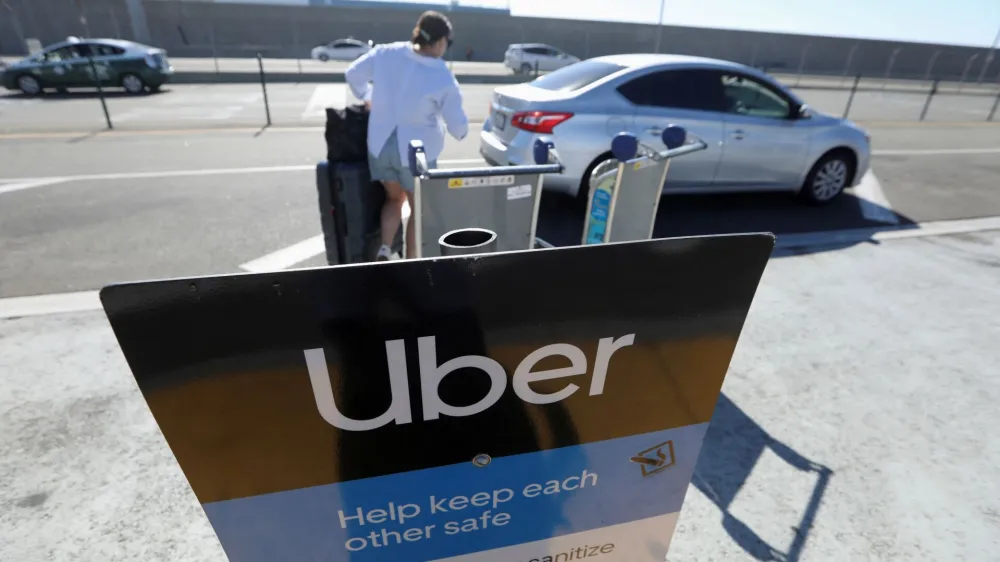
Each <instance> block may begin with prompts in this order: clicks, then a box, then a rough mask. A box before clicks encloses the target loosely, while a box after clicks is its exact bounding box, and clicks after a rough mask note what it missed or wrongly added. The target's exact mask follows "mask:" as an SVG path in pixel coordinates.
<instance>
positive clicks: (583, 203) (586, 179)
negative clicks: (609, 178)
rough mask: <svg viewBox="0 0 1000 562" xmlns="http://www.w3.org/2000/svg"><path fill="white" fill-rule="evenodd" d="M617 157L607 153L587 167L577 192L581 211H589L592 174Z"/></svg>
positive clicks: (577, 201)
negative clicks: (588, 200) (588, 201)
mask: <svg viewBox="0 0 1000 562" xmlns="http://www.w3.org/2000/svg"><path fill="white" fill-rule="evenodd" d="M614 159H615V157H614V156H613V155H612V154H611V153H610V152H605V153H604V154H602V155H600V156H598V157H597V158H595V159H594V161H593V162H591V163H590V166H587V169H586V171H584V172H583V177H582V178H580V187H579V189H577V191H576V201H575V203H576V205H577V206H579V207H580V208H581V209H583V210H586V209H587V199H588V198H589V197H590V174H591V173H593V172H594V170H595V169H597V167H598V166H600V165H601V164H603V163H605V162H607V161H608V160H614Z"/></svg>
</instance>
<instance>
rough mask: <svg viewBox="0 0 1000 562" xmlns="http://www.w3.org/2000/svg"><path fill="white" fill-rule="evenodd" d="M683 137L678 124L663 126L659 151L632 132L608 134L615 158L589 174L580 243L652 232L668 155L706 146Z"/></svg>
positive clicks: (638, 236) (619, 239)
mask: <svg viewBox="0 0 1000 562" xmlns="http://www.w3.org/2000/svg"><path fill="white" fill-rule="evenodd" d="M687 136H688V135H687V131H686V130H685V129H684V128H683V127H678V126H676V125H670V126H668V127H667V128H665V129H664V130H663V133H662V134H661V139H662V140H663V144H664V145H665V146H666V147H667V149H666V150H663V151H657V150H656V149H654V148H652V147H649V146H647V145H644V144H642V143H640V142H639V140H638V139H636V137H635V135H632V134H631V133H619V134H618V135H617V136H616V137H615V138H614V139H612V141H611V153H612V154H613V155H614V157H615V159H614V160H608V161H607V162H604V163H602V164H600V165H598V166H597V167H596V168H595V169H594V171H593V172H592V173H591V175H590V181H589V184H590V194H589V196H588V197H587V213H586V215H584V217H585V222H584V228H583V240H582V241H581V244H583V245H587V244H604V243H607V242H625V241H630V240H648V239H650V238H652V237H653V225H654V223H655V222H656V212H657V210H658V209H659V206H660V195H661V194H662V190H663V185H664V183H665V182H666V179H667V170H668V169H669V168H670V160H671V159H673V158H677V157H680V156H684V155H685V154H691V153H692V152H697V151H699V150H705V149H706V148H708V145H707V144H705V143H704V142H703V141H701V140H697V141H695V142H692V143H687ZM686 143H687V144H686ZM615 217H618V218H617V219H616V218H615Z"/></svg>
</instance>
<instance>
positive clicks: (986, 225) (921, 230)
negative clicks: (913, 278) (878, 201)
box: [775, 217, 1000, 250]
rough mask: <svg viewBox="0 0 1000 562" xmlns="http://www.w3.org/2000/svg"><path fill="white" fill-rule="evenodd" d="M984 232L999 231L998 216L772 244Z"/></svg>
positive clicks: (787, 238)
mask: <svg viewBox="0 0 1000 562" xmlns="http://www.w3.org/2000/svg"><path fill="white" fill-rule="evenodd" d="M987 230H1000V217H982V218H977V219H958V220H946V221H929V222H922V223H918V224H912V225H900V226H890V227H884V226H880V227H874V228H855V229H850V230H828V231H821V232H806V233H802V234H781V235H779V236H778V240H777V242H776V243H775V248H776V249H779V250H781V249H789V248H810V247H818V246H836V245H840V244H857V243H860V242H869V241H872V242H882V241H886V240H900V239H903V238H924V237H927V236H944V235H949V234H969V233H972V232H984V231H987Z"/></svg>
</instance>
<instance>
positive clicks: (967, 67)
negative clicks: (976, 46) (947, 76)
mask: <svg viewBox="0 0 1000 562" xmlns="http://www.w3.org/2000/svg"><path fill="white" fill-rule="evenodd" d="M978 58H979V53H976V54H974V55H972V56H971V57H969V60H968V61H966V63H965V70H963V71H962V79H961V80H959V81H958V91H959V92H961V91H962V85H963V84H965V77H966V75H968V74H969V69H970V68H972V63H974V62H976V59H978Z"/></svg>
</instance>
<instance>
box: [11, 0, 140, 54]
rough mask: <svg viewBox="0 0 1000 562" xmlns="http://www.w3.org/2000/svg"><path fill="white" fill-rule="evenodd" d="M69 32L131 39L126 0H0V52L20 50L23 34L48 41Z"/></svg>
mask: <svg viewBox="0 0 1000 562" xmlns="http://www.w3.org/2000/svg"><path fill="white" fill-rule="evenodd" d="M81 17H82V18H83V19H82V20H81ZM70 35H78V36H81V37H86V36H90V37H120V38H122V39H133V38H134V37H135V36H134V34H133V31H132V23H131V19H130V17H129V12H128V8H127V7H126V0H0V53H4V54H20V53H24V52H25V46H24V39H25V38H35V39H38V40H40V41H41V42H42V45H49V44H51V43H57V42H59V41H64V40H65V39H66V38H67V37H69V36H70Z"/></svg>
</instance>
